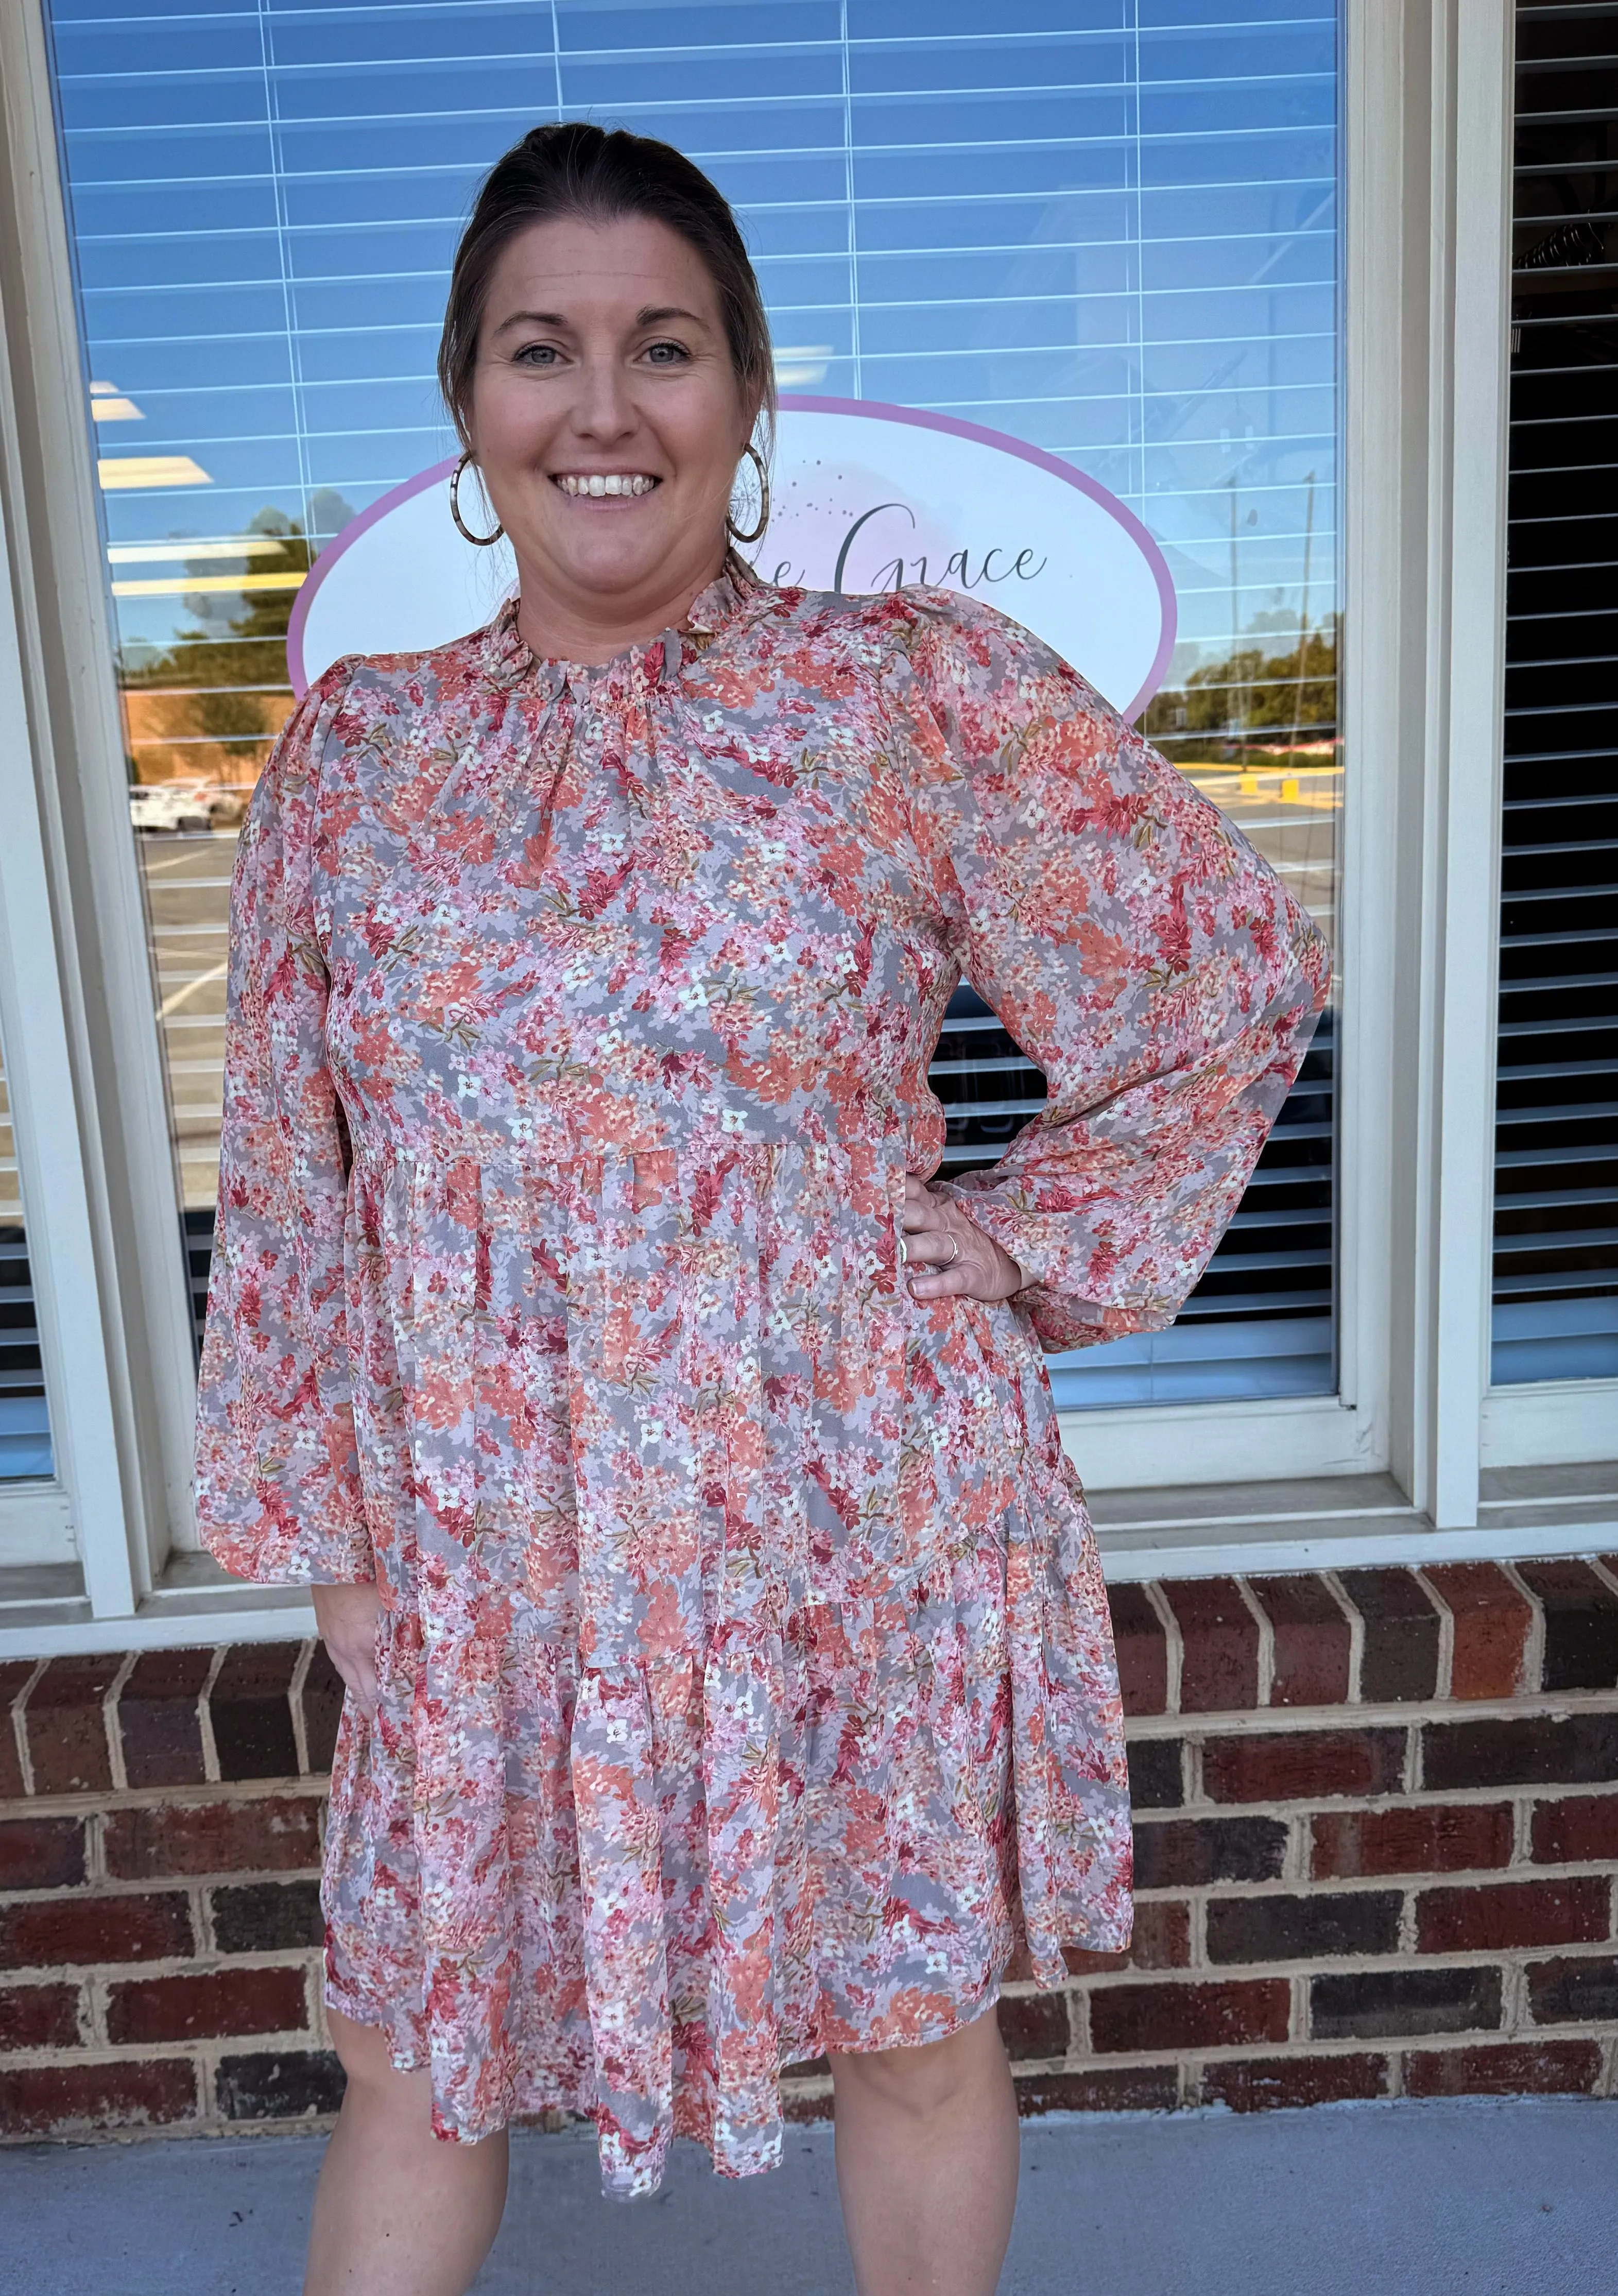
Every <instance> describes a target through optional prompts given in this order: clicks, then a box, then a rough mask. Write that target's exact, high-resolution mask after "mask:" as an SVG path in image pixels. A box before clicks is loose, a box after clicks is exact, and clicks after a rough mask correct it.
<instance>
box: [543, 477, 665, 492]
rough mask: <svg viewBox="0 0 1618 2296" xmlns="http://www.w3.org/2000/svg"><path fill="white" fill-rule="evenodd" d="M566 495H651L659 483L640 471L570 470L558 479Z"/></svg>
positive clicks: (558, 483)
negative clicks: (587, 471) (586, 473)
mask: <svg viewBox="0 0 1618 2296" xmlns="http://www.w3.org/2000/svg"><path fill="white" fill-rule="evenodd" d="M556 483H557V485H558V486H559V487H560V488H561V490H562V492H563V493H564V494H565V495H575V496H578V495H591V496H601V495H649V494H650V492H651V490H652V488H654V487H655V486H656V485H657V483H658V481H657V480H656V479H649V478H647V477H646V476H645V475H644V474H643V473H642V472H641V471H590V472H589V473H588V475H585V474H584V473H583V472H579V471H568V473H567V475H566V476H565V477H561V478H559V479H558V480H557V481H556Z"/></svg>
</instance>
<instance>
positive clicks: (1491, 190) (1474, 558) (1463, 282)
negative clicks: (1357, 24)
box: [1417, 0, 1514, 1529]
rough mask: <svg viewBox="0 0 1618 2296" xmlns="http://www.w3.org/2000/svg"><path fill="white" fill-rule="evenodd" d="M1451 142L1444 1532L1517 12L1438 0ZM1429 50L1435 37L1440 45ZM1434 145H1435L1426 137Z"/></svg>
mask: <svg viewBox="0 0 1618 2296" xmlns="http://www.w3.org/2000/svg"><path fill="white" fill-rule="evenodd" d="M1435 14H1436V15H1437V17H1438V19H1439V21H1440V22H1442V23H1443V24H1444V26H1445V30H1444V33H1443V34H1442V36H1441V37H1442V43H1443V45H1444V46H1445V47H1446V49H1447V53H1445V54H1444V55H1443V56H1442V59H1440V58H1438V57H1436V56H1435V78H1437V77H1439V76H1440V74H1441V73H1442V83H1441V84H1444V85H1446V86H1447V90H1448V92H1449V102H1448V105H1447V107H1446V109H1447V111H1448V114H1449V120H1450V135H1449V140H1448V144H1447V148H1442V147H1440V148H1435V150H1434V174H1435V176H1437V175H1438V174H1439V171H1440V168H1441V166H1442V186H1441V184H1438V183H1435V185H1434V208H1435V211H1437V212H1439V213H1441V214H1442V219H1443V223H1444V230H1443V234H1442V239H1443V242H1444V244H1445V245H1446V246H1447V248H1448V249H1449V250H1450V252H1449V257H1448V261H1447V263H1446V264H1444V265H1442V266H1440V276H1439V278H1438V279H1437V280H1435V282H1434V285H1435V288H1436V289H1437V290H1438V291H1436V292H1435V293H1434V299H1433V304H1434V366H1435V368H1437V369H1438V370H1440V371H1441V372H1442V374H1443V376H1444V380H1445V383H1446V386H1447V388H1446V389H1444V391H1443V392H1442V395H1441V396H1439V397H1438V398H1436V399H1435V401H1434V406H1433V409H1432V415H1433V420H1434V439H1433V442H1432V467H1433V471H1434V484H1433V488H1432V492H1431V496H1430V499H1431V502H1432V514H1433V518H1434V534H1433V537H1432V548H1433V556H1432V561H1431V562H1432V564H1433V566H1434V569H1435V570H1436V571H1437V576H1438V579H1437V582H1436V583H1435V584H1434V592H1435V594H1434V635H1435V637H1437V638H1438V639H1439V642H1440V644H1442V658H1441V659H1440V660H1435V661H1434V679H1433V685H1432V688H1431V693H1432V703H1433V709H1434V718H1435V721H1436V722H1435V724H1434V733H1435V735H1436V737H1437V740H1436V744H1435V752H1434V764H1435V767H1436V769H1437V770H1436V775H1435V780H1436V782H1437V784H1438V785H1437V788H1436V789H1435V798H1436V801H1437V804H1438V807H1439V840H1440V844H1439V853H1438V857H1437V860H1438V872H1439V882H1438V885H1437V887H1436V888H1435V890H1436V894H1437V901H1436V908H1435V924H1436V928H1437V946H1436V947H1435V948H1434V960H1435V967H1436V988H1437V994H1438V996H1439V999H1440V1011H1439V1013H1438V1014H1437V1015H1436V1016H1435V1022H1436V1029H1437V1032H1438V1036H1439V1038H1440V1041H1439V1042H1438V1044H1437V1045H1436V1046H1435V1051H1436V1053H1437V1060H1438V1070H1437V1076H1436V1078H1435V1095H1434V1119H1435V1140H1434V1147H1435V1152H1436V1155H1435V1163H1434V1170H1433V1174H1432V1180H1433V1196H1432V1200H1431V1205H1430V1224H1431V1239H1432V1251H1433V1269H1432V1274H1433V1283H1434V1328H1433V1332H1432V1334H1431V1348H1432V1355H1431V1374H1430V1376H1431V1382H1432V1393H1433V1415H1434V1441H1433V1463H1432V1474H1431V1480H1430V1484H1429V1487H1428V1488H1427V1489H1426V1490H1423V1491H1420V1492H1418V1494H1417V1496H1418V1497H1420V1498H1421V1500H1422V1502H1423V1504H1424V1505H1425V1506H1426V1510H1427V1512H1428V1513H1430V1514H1431V1516H1432V1518H1433V1521H1434V1523H1435V1524H1437V1525H1439V1526H1440V1527H1441V1528H1443V1529H1450V1528H1451V1527H1459V1526H1462V1525H1466V1524H1469V1523H1473V1522H1475V1521H1476V1520H1477V1499H1478V1476H1479V1473H1480V1472H1481V1459H1480V1441H1481V1417H1482V1406H1483V1393H1484V1390H1485V1389H1486V1388H1487V1386H1488V1379H1489V1374H1488V1362H1489V1334H1490V1292H1491V1224H1492V1217H1493V1204H1494V1067H1495V1043H1496V1021H1497V1019H1498V1013H1499V987H1498V980H1499V935H1500V845H1501V796H1502V782H1503V772H1504V768H1503V766H1502V762H1501V759H1502V751H1503V746H1504V724H1503V718H1502V709H1503V707H1504V676H1505V654H1506V475H1507V443H1508V441H1507V402H1508V388H1509V359H1510V313H1511V305H1510V293H1511V157H1512V129H1513V97H1514V90H1513V75H1512V10H1511V6H1510V4H1509V0H1449V4H1448V6H1447V7H1446V8H1445V9H1444V10H1442V11H1440V12H1435ZM1437 45H1439V42H1438V41H1437V40H1435V46H1437ZM1434 141H1435V145H1436V144H1437V138H1436V136H1435V139H1434ZM1440 590H1442V597H1441V596H1440V595H1438V594H1436V593H1438V592H1439V591H1440Z"/></svg>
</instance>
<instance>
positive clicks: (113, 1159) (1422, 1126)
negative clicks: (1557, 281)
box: [0, 0, 1618, 1657]
mask: <svg viewBox="0 0 1618 2296" xmlns="http://www.w3.org/2000/svg"><path fill="white" fill-rule="evenodd" d="M1511 24H1512V10H1511V4H1510V0H1346V21H1345V26H1344V171H1343V172H1344V216H1343V220H1342V228H1343V233H1344V250H1345V258H1346V263H1345V274H1344V365H1343V376H1344V474H1345V480H1346V485H1345V489H1344V505H1345V528H1344V557H1345V594H1344V625H1345V642H1344V668H1343V676H1344V686H1343V717H1344V733H1345V745H1346V756H1347V772H1346V775H1345V783H1346V787H1345V801H1344V813H1343V816H1342V838H1343V848H1342V855H1341V862H1342V873H1343V884H1344V907H1343V913H1342V941H1341V947H1340V950H1339V963H1340V970H1341V974H1342V981H1343V988H1342V1000H1341V1016H1340V1020H1339V1024H1338V1047H1337V1095H1338V1106H1339V1111H1340V1113H1339V1136H1338V1167H1337V1175H1336V1189H1337V1203H1338V1208H1339V1210H1338V1221H1339V1233H1340V1235H1341V1238H1342V1248H1341V1251H1340V1258H1339V1266H1338V1271H1337V1275H1338V1285H1337V1290H1338V1351H1339V1365H1340V1391H1339V1393H1338V1394H1337V1395H1336V1396H1334V1397H1323V1398H1282V1399H1278V1400H1274V1401H1270V1402H1263V1403H1241V1404H1205V1405H1197V1406H1185V1407H1174V1408H1169V1407H1155V1406H1148V1407H1145V1408H1140V1409H1130V1410H1110V1411H1093V1412H1092V1411H1075V1412H1068V1413H1066V1414H1064V1415H1063V1435H1064V1440H1065V1441H1066V1444H1067V1447H1068V1448H1069V1450H1070V1451H1071V1452H1072V1454H1073V1456H1074V1457H1075V1462H1076V1464H1078V1466H1079V1469H1080V1472H1081V1473H1082V1475H1083V1477H1084V1480H1086V1482H1087V1484H1088V1485H1089V1486H1090V1488H1091V1491H1092V1494H1093V1495H1094V1496H1095V1502H1096V1513H1097V1517H1098V1521H1099V1524H1100V1526H1101V1535H1102V1543H1103V1547H1104V1550H1105V1552H1106V1559H1107V1570H1108V1571H1109V1574H1110V1575H1112V1576H1114V1577H1117V1578H1128V1577H1141V1576H1148V1575H1151V1574H1152V1573H1154V1572H1156V1571H1159V1570H1173V1571H1174V1572H1181V1573H1183V1572H1197V1571H1210V1570H1242V1569H1246V1568H1269V1569H1285V1568H1293V1567H1313V1565H1315V1564H1317V1563H1319V1562H1320V1561H1322V1560H1324V1559H1329V1560H1330V1561H1331V1562H1353V1561H1366V1562H1388V1561H1413V1560H1427V1561H1432V1560H1436V1559H1438V1558H1439V1556H1440V1555H1444V1556H1451V1555H1461V1554H1496V1553H1500V1554H1504V1553H1514V1554H1529V1553H1579V1552H1589V1551H1592V1549H1594V1548H1597V1547H1599V1546H1602V1545H1604V1544H1610V1543H1612V1541H1613V1539H1614V1536H1615V1535H1618V1473H1614V1476H1613V1477H1612V1478H1611V1479H1606V1478H1604V1477H1603V1475H1602V1474H1600V1473H1599V1472H1594V1473H1586V1474H1584V1475H1583V1476H1582V1478H1581V1477H1580V1475H1579V1474H1577V1473H1574V1475H1573V1479H1572V1481H1571V1482H1569V1481H1568V1480H1567V1478H1566V1476H1564V1479H1563V1483H1562V1485H1561V1486H1560V1488H1559V1496H1558V1492H1557V1489H1556V1488H1552V1486H1550V1485H1548V1497H1547V1501H1546V1503H1545V1504H1543V1505H1538V1506H1537V1507H1536V1506H1533V1505H1530V1506H1528V1507H1527V1508H1526V1509H1525V1508H1524V1504H1523V1492H1522V1489H1521V1488H1520V1486H1521V1481H1522V1478H1521V1477H1520V1475H1519V1476H1516V1477H1515V1478H1513V1479H1511V1482H1510V1488H1509V1491H1507V1489H1506V1483H1505V1480H1504V1479H1502V1480H1501V1482H1500V1489H1499V1490H1494V1489H1492V1488H1491V1485H1490V1483H1489V1480H1488V1478H1489V1471H1491V1470H1495V1469H1500V1468H1513V1469H1523V1468H1534V1467H1541V1466H1543V1467H1545V1468H1546V1469H1547V1470H1548V1471H1552V1484H1553V1485H1554V1470H1555V1468H1556V1467H1557V1465H1558V1464H1565V1463H1567V1462H1589V1461H1598V1460H1599V1459H1600V1457H1601V1456H1602V1453H1603V1451H1604V1450H1605V1451H1606V1452H1608V1453H1611V1452H1613V1451H1614V1450H1618V1439H1615V1438H1614V1430H1618V1381H1575V1382H1565V1383H1557V1384H1554V1385H1548V1386H1543V1387H1535V1388H1532V1389H1528V1388H1522V1389H1511V1390H1495V1391H1494V1392H1492V1393H1491V1391H1490V1390H1489V1379H1488V1362H1489V1333H1490V1267H1491V1212H1492V1187H1493V1176H1492V1163H1493V1156H1492V1144H1493V1136H1494V1125H1493V1109H1494V1057H1495V1011H1496V994H1497V941H1498V927H1499V887H1500V794H1501V774H1502V769H1501V763H1500V758H1501V747H1502V741H1501V717H1500V708H1501V694H1502V680H1503V667H1502V665H1503V659H1504V556H1505V552H1504V538H1505V509H1506V406H1507V381H1508V298H1509V263H1510V244H1511V235H1510V212H1511V202H1510V184H1511V143H1512V100H1513V96H1512V71H1511V61H1512V35H1511ZM45 54H46V51H45V34H44V25H43V16H42V9H41V0H17V4H15V5H13V6H12V8H9V9H4V10H0V85H3V86H4V91H5V94H4V102H5V111H4V137H5V147H6V148H5V154H4V160H5V165H4V168H0V209H3V210H4V212H0V305H3V315H4V322H5V324H6V327H7V329H8V330H9V332H8V335H7V355H6V359H5V361H4V377H3V378H0V380H3V381H4V391H5V408H4V456H3V457H0V507H3V509H4V518H5V521H6V525H7V529H8V531H9V540H10V549H9V561H10V566H11V573H12V590H11V598H10V601H9V603H10V605H11V608H12V612H11V618H10V620H9V622H8V621H7V619H6V617H5V615H4V612H0V657H3V658H0V730H4V734H5V735H6V736H7V737H8V738H7V740H6V745H5V755H4V765H3V766H0V770H4V772H5V774H6V775H7V783H6V786H7V789H8V791H9V790H10V788H11V785H12V783H13V782H16V783H18V784H19V787H20V785H21V783H27V789H26V790H22V789H21V787H20V797H21V798H26V797H27V796H28V793H29V791H32V792H33V800H32V801H33V804H34V816H35V823H36V825H35V826H34V828H33V829H32V830H31V831H30V832H29V834H27V835H23V834H16V835H14V836H12V838H11V839H10V840H9V841H8V844H7V846H6V849H4V852H0V899H4V904H5V909H6V931H5V934H4V937H3V939H0V1026H3V1027H4V1032H5V1044H6V1049H7V1055H8V1059H9V1061H10V1062H11V1065H12V1071H13V1074H14V1077H15V1079H16V1094H17V1101H18V1135H19V1142H20V1153H21V1154H23V1157H24V1185H25V1204H26V1209H27V1213H28V1218H29V1244H30V1251H31V1253H32V1256H33V1259H34V1264H35V1267H36V1271H37V1286H38V1291H39V1293H40V1328H41V1331H42V1333H43V1334H44V1341H43V1344H44V1347H45V1363H46V1382H47V1389H48V1392H49V1398H50V1406H51V1418H52V1428H53V1439H54V1440H55V1442H56V1445H57V1456H58V1461H59V1473H58V1478H57V1480H56V1482H55V1483H54V1484H53V1485H51V1486H50V1487H48V1488H41V1487H30V1488H26V1489H23V1488H15V1489H13V1490H12V1491H11V1492H7V1491H5V1490H4V1487H0V1565H4V1562H5V1561H6V1559H7V1557H8V1556H10V1557H11V1558H12V1560H17V1559H20V1558H21V1557H22V1556H23V1555H24V1554H28V1555H29V1556H31V1557H32V1558H33V1559H36V1560H50V1559H55V1560H57V1561H59V1562H61V1561H66V1560H68V1559H69V1558H70V1557H71V1556H72V1555H75V1554H77V1556H78V1557H79V1558H80V1559H81V1560H82V1563H83V1567H84V1572H85V1592H84V1595H83V1596H82V1598H78V1599H77V1600H76V1601H68V1602H58V1603H51V1602H47V1601H42V1602H40V1603H36V1604H35V1605H34V1606H33V1608H32V1609H31V1610H29V1609H26V1608H24V1607H19V1606H18V1605H16V1604H14V1603H11V1604H8V1603H6V1601H5V1599H4V1589H3V1588H0V1657H4V1656H7V1655H11V1654H12V1653H13V1652H21V1651H29V1652H45V1651H48V1650H58V1649H61V1650H67V1649H81V1650H84V1649H93V1648H98V1647H99V1648H105V1647H107V1646H108V1645H109V1644H110V1643H111V1642H117V1643H118V1644H122V1645H123V1646H126V1647H128V1646H132V1645H136V1644H139V1645H147V1644H178V1643H184V1642H195V1641H198V1640H208V1639H211V1638H215V1637H220V1636H225V1635H230V1636H244V1635H245V1636H266V1635H267V1636H281V1635H292V1634H298V1633H304V1632H306V1631H307V1629H308V1623H309V1611H308V1608H307V1603H306V1596H305V1595H303V1593H302V1592H301V1590H298V1589H294V1588H287V1589H281V1588H248V1587H238V1586H235V1585H234V1584H233V1583H230V1582H222V1581H220V1580H219V1579H218V1578H217V1574H216V1573H215V1572H214V1570H213V1568H212V1566H211V1564H210V1563H209V1562H208V1560H207V1558H206V1557H203V1556H200V1555H199V1554H197V1553H196V1551H195V1550H196V1534H195V1527H194V1522H193V1520H192V1508H191V1500H190V1495H189V1459H190V1427H191V1418H192V1408H193V1404H194V1391H195V1387H194V1371H193V1367H192V1341H191V1331H190V1320H189V1319H190V1301H189V1297H188V1293H187V1287H186V1276H185V1270H184V1261H183V1258H182V1255H181V1252H180V1251H179V1248H178V1214H177V1210H176V1194H175V1185H174V1164H173V1156H172V1151H171V1148H170V1145H169V1140H168V1123H167V1115H166V1109H165V1099H164V1088H163V1080H162V1075H161V1070H160V1056H159V1046H158V1041H157V1032H156V1030H155V1029H154V1027H153V1025H152V1021H151V969H150V960H149V957H148V954H147V947H146V936H145V923H144V916H143V904H142V897H141V889H140V885H139V881H138V876H137V867H136V859H135V850H134V843H133V840H132V838H131V836H130V832H129V827H128V817H127V797H126V780H125V766H124V757H123V742H122V738H121V732H120V726H119V719H118V709H117V704H116V696H115V692H114V682H113V671H112V661H113V652H112V635H111V629H110V620H109V613H108V607H107V600H106V586H105V577H104V569H103V567H102V543H101V538H100V533H99V529H98V523H97V518H96V503H95V494H94V474H93V471H92V465H91V449H90V446H89V442H88V439H87V438H86V424H85V422H84V417H83V403H84V384H85V380H86V378H85V376H84V373H83V371H82V365H81V352H80V349H79V345H78V332H77V325H76V321H75V314H74V307H73V298H72V292H71V272H70V257H69V240H68V233H67V227H66V220H65V215H64V210H63V204H62V197H61V184H60V180H59V176H58V165H57V151H56V142H55V131H54V126H53V119H52V111H51V98H50V88H49V81H48V76H47V72H46V63H45ZM20 315H26V325H23V324H22V323H21V318H20ZM8 631H9V632H10V633H11V635H9V636H8V635H7V633H8ZM8 647H9V649H10V651H9V652H7V648H8ZM25 736H26V738H24V737H25ZM25 766H26V767H27V770H26V771H25V770H24V767H25ZM24 811H26V807H22V806H21V804H20V800H19V804H18V805H14V806H13V807H12V808H10V809H8V828H12V827H14V825H15V824H18V823H19V822H20V821H21V820H22V817H23V812H24ZM30 839H31V841H30ZM46 918H49V919H50V920H51V921H52V923H53V936H52V935H51V934H49V933H47V932H46V931H45V919H46ZM53 949H54V952H55V963H54V965H53V963H52V961H51V956H50V952H51V951H52V950H53ZM1406 983H1414V984H1417V986H1416V988H1415V989H1414V991H1413V993H1407V992H1406V989H1405V986H1404V984H1406ZM47 1110H48V1111H51V1114H50V1117H49V1119H48V1120H47V1119H46V1118H45V1114H44V1111H47ZM69 1118H70V1119H71V1120H70V1121H69ZM24 1144H26V1146H25V1145H24ZM92 1299H94V1300H97V1301H98V1302H99V1308H100V1314H99V1316H91V1315H88V1314H86V1313H85V1312H84V1309H85V1303H86V1301H88V1300H92ZM69 1300H70V1301H71V1302H72V1308H73V1312H72V1314H71V1316H69V1314H67V1313H65V1312H64V1308H65V1305H66V1303H67V1302H68V1301H69ZM1164 1463H1172V1472H1170V1471H1169V1469H1168V1467H1167V1466H1166V1465H1165V1464H1164ZM1524 1513H1526V1514H1527V1515H1528V1517H1529V1519H1528V1520H1526V1521H1524ZM30 1540H32V1544H31V1545H30V1544H29V1541H30ZM0 1575H3V1574H0Z"/></svg>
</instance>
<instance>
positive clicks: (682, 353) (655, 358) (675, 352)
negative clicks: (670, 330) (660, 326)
mask: <svg viewBox="0 0 1618 2296" xmlns="http://www.w3.org/2000/svg"><path fill="white" fill-rule="evenodd" d="M646 357H647V358H648V359H649V361H650V364H651V365H653V366H682V365H684V364H685V363H686V361H687V360H689V359H690V357H691V353H690V351H688V350H687V349H686V348H685V345H684V344H683V343H675V342H668V341H664V342H658V343H648V345H647V346H646Z"/></svg>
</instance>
